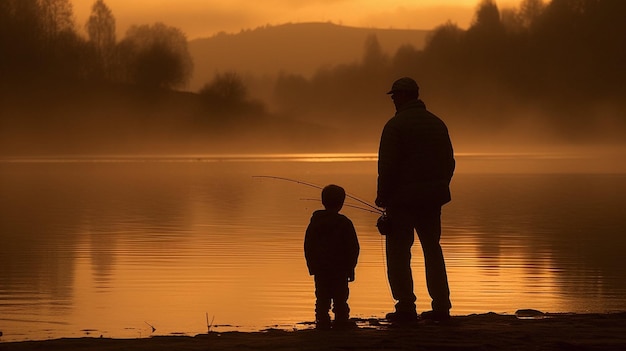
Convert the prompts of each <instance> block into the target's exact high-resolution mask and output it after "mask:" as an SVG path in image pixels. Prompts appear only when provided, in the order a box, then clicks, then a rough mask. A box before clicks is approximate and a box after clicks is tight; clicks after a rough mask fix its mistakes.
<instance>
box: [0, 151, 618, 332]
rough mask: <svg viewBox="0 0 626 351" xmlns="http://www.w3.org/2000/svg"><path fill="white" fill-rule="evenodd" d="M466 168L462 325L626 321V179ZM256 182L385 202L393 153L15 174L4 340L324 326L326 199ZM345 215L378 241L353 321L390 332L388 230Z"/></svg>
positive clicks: (128, 161)
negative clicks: (319, 275) (574, 318)
mask: <svg viewBox="0 0 626 351" xmlns="http://www.w3.org/2000/svg"><path fill="white" fill-rule="evenodd" d="M457 160H458V165H459V167H458V171H457V174H456V175H455V178H454V180H453V185H452V191H453V201H452V202H451V203H450V204H448V205H446V206H445V207H444V209H443V232H444V234H443V238H442V245H443V248H444V254H445V256H446V262H447V266H448V274H449V280H450V286H451V291H452V303H453V309H452V314H457V315H464V314H470V313H483V312H489V311H493V312H498V313H514V312H515V311H516V310H517V309H521V308H534V309H539V310H543V311H546V312H607V311H615V310H621V311H624V310H626V279H625V278H626V268H624V265H622V264H621V256H622V254H623V252H624V251H625V249H626V239H625V238H624V233H626V219H625V217H626V216H624V211H623V209H622V205H623V204H622V203H623V199H624V198H625V195H626V187H625V186H624V184H626V183H625V182H626V173H624V172H621V171H610V170H611V169H608V171H607V168H606V167H604V168H602V169H601V170H600V171H595V172H585V171H572V170H573V169H574V165H575V164H576V160H572V159H567V158H560V157H557V156H554V155H547V156H546V155H542V156H541V157H537V155H531V156H529V155H508V156H507V155H496V156H494V155H459V156H458V157H457ZM555 164H559V165H563V164H566V165H568V166H569V167H570V168H567V167H566V168H565V169H566V171H562V169H563V168H562V167H559V169H560V170H559V169H557V168H556V167H554V165H555ZM255 175H273V176H281V177H287V178H293V179H298V180H302V181H306V182H311V183H315V184H319V185H325V184H328V183H336V184H339V185H342V186H344V187H345V188H346V189H347V191H348V192H349V193H351V194H353V195H355V196H357V197H359V198H360V199H363V200H366V201H369V202H373V199H374V198H375V186H376V161H375V155H357V154H355V155H269V156H263V157H260V156H255V155H249V156H239V157H205V156H201V157H159V158H142V157H134V158H119V157H116V158H81V159H76V158H74V159H67V158H56V159H35V160H33V159H30V160H24V159H14V160H4V161H2V162H0V198H1V199H2V201H1V203H0V242H1V245H0V331H2V332H3V334H4V336H3V337H2V339H1V340H3V341H10V340H27V339H47V338H58V337H76V336H84V335H89V336H100V335H103V336H105V337H147V336H150V335H164V334H172V333H174V334H177V333H182V334H188V335H195V334H198V333H203V332H206V331H207V329H208V328H207V324H212V326H211V328H212V330H218V331H219V330H232V329H236V330H259V329H264V328H268V327H279V328H286V329H290V328H303V327H306V326H303V325H301V324H298V323H299V322H303V321H311V320H313V314H314V312H313V304H314V299H315V298H314V286H313V280H312V278H311V277H310V276H309V275H308V272H307V269H306V264H305V261H304V257H303V250H302V245H303V236H304V230H305V228H306V225H307V224H308V221H309V218H310V215H311V213H312V212H313V211H314V210H316V209H318V208H320V206H321V204H320V203H319V202H318V201H316V200H315V199H317V198H319V190H318V189H315V188H313V187H309V186H305V185H301V184H296V183H291V182H286V181H280V180H272V179H264V178H255V177H253V176H255ZM352 202H354V201H352ZM343 213H344V214H346V215H347V216H348V217H350V218H351V219H352V220H353V222H354V224H355V226H356V229H357V233H358V235H359V240H360V242H361V256H360V258H359V264H358V267H357V270H356V281H355V282H354V283H352V284H351V286H350V288H351V296H350V301H349V302H350V305H351V309H352V315H353V316H355V317H363V318H366V317H372V316H373V317H379V318H380V317H383V316H384V314H385V313H386V312H389V311H391V310H392V308H393V303H394V302H393V300H392V298H391V295H390V292H389V287H388V285H387V281H386V274H385V268H384V267H385V259H384V254H383V252H384V242H383V240H382V238H381V236H380V235H379V234H378V232H377V231H376V228H375V227H374V223H375V220H376V218H377V216H376V215H375V214H372V213H369V212H366V211H362V210H358V209H353V208H345V209H344V211H343ZM413 252H414V259H413V267H414V277H415V285H416V293H417V295H418V309H419V310H420V311H423V310H426V309H429V303H430V301H429V299H428V297H427V292H426V289H425V285H424V274H423V260H422V256H421V250H420V248H419V245H416V246H415V247H414V250H413ZM207 322H208V323H207ZM152 327H154V328H156V331H154V332H153V331H152Z"/></svg>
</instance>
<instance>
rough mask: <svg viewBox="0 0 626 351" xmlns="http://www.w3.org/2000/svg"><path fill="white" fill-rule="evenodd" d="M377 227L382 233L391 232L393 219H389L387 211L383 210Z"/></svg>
mask: <svg viewBox="0 0 626 351" xmlns="http://www.w3.org/2000/svg"><path fill="white" fill-rule="evenodd" d="M376 228H378V232H379V233H380V235H387V234H389V233H391V220H389V216H387V213H386V212H383V213H382V215H381V216H380V217H378V220H377V221H376Z"/></svg>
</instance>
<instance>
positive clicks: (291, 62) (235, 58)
mask: <svg viewBox="0 0 626 351" xmlns="http://www.w3.org/2000/svg"><path fill="white" fill-rule="evenodd" d="M429 33H430V31H428V30H410V29H376V28H353V27H346V26H340V25H336V24H332V23H298V24H283V25H279V26H266V27H260V28H257V29H254V30H244V31H241V32H239V33H237V34H226V33H220V34H217V35H215V36H213V37H210V38H204V39H196V40H192V41H190V42H189V51H190V53H191V56H192V58H193V61H194V66H195V67H194V76H193V79H192V81H191V84H190V86H189V88H190V89H191V90H192V91H197V90H198V89H199V88H200V87H201V86H202V85H203V84H204V83H206V82H208V81H211V80H212V78H213V76H214V74H215V73H216V72H225V71H235V72H238V73H239V74H243V75H247V74H253V75H256V76H264V75H274V74H276V73H279V72H281V71H282V72H287V73H297V74H302V75H304V76H310V75H311V74H313V73H314V72H315V71H316V70H317V69H318V68H320V67H323V66H328V65H336V64H342V63H353V62H356V61H358V60H359V59H360V58H361V57H362V56H363V50H364V45H365V40H366V38H367V37H368V36H370V35H372V34H374V35H376V37H377V38H378V41H379V43H380V45H381V47H382V49H383V50H384V51H385V52H387V53H389V54H393V53H395V51H396V50H397V49H398V48H399V47H400V46H402V45H405V44H410V45H412V46H413V47H415V48H418V49H419V48H422V47H423V46H424V43H425V40H426V37H427V36H428V34H429Z"/></svg>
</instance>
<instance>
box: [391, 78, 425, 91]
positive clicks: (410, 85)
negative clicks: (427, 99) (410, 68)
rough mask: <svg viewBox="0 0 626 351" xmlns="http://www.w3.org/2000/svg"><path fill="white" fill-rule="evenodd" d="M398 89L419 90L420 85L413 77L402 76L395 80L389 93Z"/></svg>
mask: <svg viewBox="0 0 626 351" xmlns="http://www.w3.org/2000/svg"><path fill="white" fill-rule="evenodd" d="M396 91H419V87H418V86H417V82H415V80H413V78H409V77H402V78H400V79H398V80H396V81H395V82H393V85H392V86H391V90H389V91H388V92H387V94H393V93H394V92H396Z"/></svg>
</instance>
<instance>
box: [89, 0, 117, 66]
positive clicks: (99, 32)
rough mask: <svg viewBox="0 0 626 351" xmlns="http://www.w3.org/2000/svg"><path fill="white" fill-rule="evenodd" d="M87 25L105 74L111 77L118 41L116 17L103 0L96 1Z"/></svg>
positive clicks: (90, 38) (90, 39)
mask: <svg viewBox="0 0 626 351" xmlns="http://www.w3.org/2000/svg"><path fill="white" fill-rule="evenodd" d="M85 27H86V29H87V34H88V35H89V41H90V42H91V44H92V46H93V48H94V49H95V51H96V55H97V57H98V59H99V60H100V62H101V65H102V68H103V70H104V72H105V75H107V76H109V77H110V75H111V73H110V69H111V65H112V60H113V55H114V50H115V41H116V39H115V17H113V13H112V12H111V10H110V9H109V7H108V6H107V5H106V4H105V3H104V1H103V0H96V2H94V4H93V6H92V7H91V15H90V16H89V19H88V20H87V23H86V24H85Z"/></svg>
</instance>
